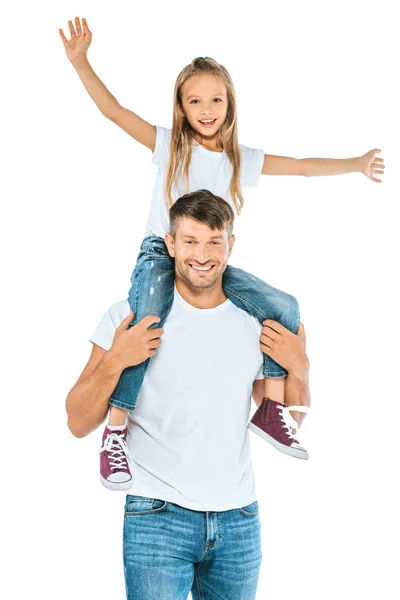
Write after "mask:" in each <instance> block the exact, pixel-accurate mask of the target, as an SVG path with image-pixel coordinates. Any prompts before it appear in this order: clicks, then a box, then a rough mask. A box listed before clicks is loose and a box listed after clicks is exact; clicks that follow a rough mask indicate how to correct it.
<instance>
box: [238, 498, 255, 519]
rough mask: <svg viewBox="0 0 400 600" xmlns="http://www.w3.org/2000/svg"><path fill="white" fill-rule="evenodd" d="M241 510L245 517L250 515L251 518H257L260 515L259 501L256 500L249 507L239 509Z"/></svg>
mask: <svg viewBox="0 0 400 600" xmlns="http://www.w3.org/2000/svg"><path fill="white" fill-rule="evenodd" d="M239 510H240V512H241V513H243V514H244V515H248V516H249V517H256V516H257V515H258V502H257V500H255V501H254V502H252V503H251V504H248V505H247V506H242V507H241V508H239Z"/></svg>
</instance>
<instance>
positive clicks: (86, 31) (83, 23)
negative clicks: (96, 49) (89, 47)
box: [82, 18, 90, 34]
mask: <svg viewBox="0 0 400 600" xmlns="http://www.w3.org/2000/svg"><path fill="white" fill-rule="evenodd" d="M82 26H83V33H85V34H86V33H90V31H89V25H88V24H87V21H86V19H85V18H83V19H82Z"/></svg>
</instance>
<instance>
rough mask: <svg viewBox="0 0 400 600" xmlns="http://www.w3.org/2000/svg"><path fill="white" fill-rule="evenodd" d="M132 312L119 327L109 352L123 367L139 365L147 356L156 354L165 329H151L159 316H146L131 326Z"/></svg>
mask: <svg viewBox="0 0 400 600" xmlns="http://www.w3.org/2000/svg"><path fill="white" fill-rule="evenodd" d="M133 317H134V314H133V313H132V312H130V313H129V315H128V316H127V317H126V318H125V319H124V320H123V321H122V323H121V324H120V325H119V326H118V327H117V329H116V330H115V334H114V340H113V343H112V346H111V348H110V350H109V352H108V354H109V356H110V357H113V358H114V360H115V362H116V364H118V365H119V366H120V367H121V368H122V369H126V368H127V367H132V366H134V365H138V364H140V363H141V362H143V361H144V360H146V358H150V357H151V356H154V354H155V353H156V350H157V348H158V346H159V345H160V344H161V339H160V338H161V336H162V335H163V333H164V331H163V329H149V327H150V326H151V325H153V324H154V323H158V322H159V321H160V319H159V317H156V316H152V317H144V319H142V320H141V321H140V322H139V323H137V324H136V325H134V326H133V327H131V328H129V323H131V321H132V320H133Z"/></svg>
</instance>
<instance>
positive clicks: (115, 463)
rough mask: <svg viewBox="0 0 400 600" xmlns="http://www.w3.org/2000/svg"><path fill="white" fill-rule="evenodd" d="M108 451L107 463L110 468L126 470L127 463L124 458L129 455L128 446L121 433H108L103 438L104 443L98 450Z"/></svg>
mask: <svg viewBox="0 0 400 600" xmlns="http://www.w3.org/2000/svg"><path fill="white" fill-rule="evenodd" d="M104 450H105V451H106V452H109V453H110V455H111V456H110V457H109V465H110V469H125V470H127V468H128V465H127V462H126V459H127V458H129V457H130V455H129V450H128V446H127V445H126V442H125V440H124V438H123V437H122V435H120V434H118V433H109V434H108V436H107V437H106V439H105V440H104V445H103V447H102V448H101V449H100V452H103V451H104Z"/></svg>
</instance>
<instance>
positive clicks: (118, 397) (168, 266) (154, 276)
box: [109, 237, 175, 411]
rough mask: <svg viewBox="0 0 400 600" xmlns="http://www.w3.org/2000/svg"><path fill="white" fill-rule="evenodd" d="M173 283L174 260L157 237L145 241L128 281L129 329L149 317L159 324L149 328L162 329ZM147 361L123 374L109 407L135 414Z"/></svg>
mask: <svg viewBox="0 0 400 600" xmlns="http://www.w3.org/2000/svg"><path fill="white" fill-rule="evenodd" d="M174 282H175V270H174V260H173V259H172V258H171V257H170V256H169V254H168V250H167V247H166V245H165V243H164V240H163V239H162V238H159V237H147V238H145V240H144V241H143V243H142V246H141V251H140V253H139V256H138V260H137V263H136V267H135V270H134V271H133V274H132V277H131V283H132V286H131V289H130V290H129V298H128V299H129V305H130V308H131V310H132V311H133V312H134V315H135V316H134V320H133V321H132V323H131V324H130V327H132V326H133V325H135V324H136V323H138V322H139V321H141V320H142V319H143V318H144V317H146V316H149V315H157V316H158V317H159V318H160V322H159V323H156V324H155V325H152V327H151V328H158V327H163V325H164V323H165V320H166V318H167V316H168V314H169V312H170V310H171V307H172V302H173V299H174ZM149 360H150V359H147V360H145V361H144V362H143V363H141V364H139V365H135V366H133V367H128V368H127V369H125V370H124V371H123V372H122V375H121V377H120V379H119V382H118V385H117V387H116V388H115V390H114V392H113V393H112V395H111V398H110V402H109V404H110V405H111V406H116V407H118V408H121V409H124V410H127V411H132V410H135V407H136V399H137V396H138V393H139V391H140V388H141V386H142V383H143V379H144V376H145V373H146V370H147V367H148V364H149Z"/></svg>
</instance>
